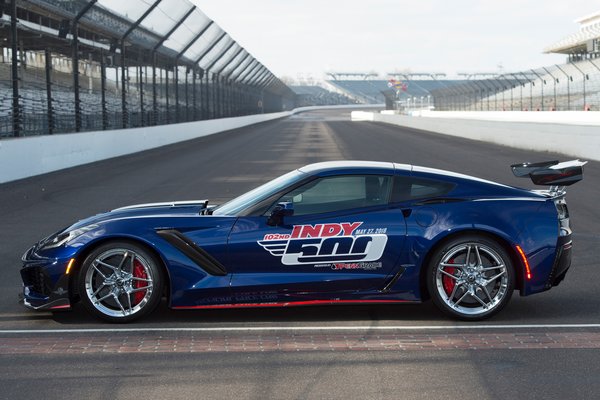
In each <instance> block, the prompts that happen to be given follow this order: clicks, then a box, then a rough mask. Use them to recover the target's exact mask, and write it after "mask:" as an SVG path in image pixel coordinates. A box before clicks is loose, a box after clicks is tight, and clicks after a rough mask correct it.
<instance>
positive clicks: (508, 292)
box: [426, 235, 515, 321]
mask: <svg viewBox="0 0 600 400" xmlns="http://www.w3.org/2000/svg"><path fill="white" fill-rule="evenodd" d="M467 256H468V262H467ZM426 273H427V289H428V290H429V294H430V295H431V298H432V300H433V302H434V303H435V305H436V306H437V307H438V308H439V309H440V310H441V311H443V312H444V313H446V314H448V315H450V316H452V317H454V318H458V319H461V320H465V321H479V320H483V319H486V318H489V317H491V316H493V315H495V314H496V313H498V312H499V311H500V310H502V308H504V306H506V304H507V303H508V302H509V300H510V297H511V296H512V292H513V291H514V288H515V271H514V268H513V264H512V262H511V258H510V256H509V254H508V253H507V252H506V250H505V249H504V248H503V247H502V246H501V245H500V244H498V243H497V242H496V241H494V240H492V239H490V238H488V237H486V236H483V235H465V236H460V237H457V238H454V239H452V240H450V241H448V242H446V243H445V244H444V245H443V246H441V247H440V248H438V249H436V250H435V252H434V253H433V254H432V257H431V258H430V262H429V265H428V266H427V272H426Z"/></svg>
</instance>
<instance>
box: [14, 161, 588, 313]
mask: <svg viewBox="0 0 600 400" xmlns="http://www.w3.org/2000/svg"><path fill="white" fill-rule="evenodd" d="M584 164H585V162H581V161H578V160H575V161H567V162H562V163H560V162H558V161H550V162H542V163H535V164H530V163H524V164H515V165H513V166H512V169H513V173H514V174H515V175H517V176H523V177H530V178H531V180H532V181H533V182H534V183H535V184H539V185H548V186H550V188H549V189H548V190H525V189H519V188H515V187H511V186H506V185H502V184H498V183H494V182H490V181H486V180H482V179H478V178H474V177H471V176H466V175H461V174H457V173H452V172H448V171H442V170H436V169H430V168H424V167H417V166H411V165H403V164H395V163H384V162H366V161H340V162H326V163H319V164H312V165H307V166H305V167H302V168H300V169H298V170H295V171H292V172H289V173H287V174H285V175H283V176H280V177H278V178H276V179H274V180H272V181H270V182H268V183H266V184H264V185H262V186H260V187H258V188H256V189H254V190H251V191H250V192H248V193H245V194H243V195H241V196H239V197H237V198H235V199H233V200H231V201H229V202H227V203H225V204H222V205H218V206H215V205H211V204H210V203H209V202H208V201H207V200H201V201H184V202H169V203H156V204H142V205H135V206H129V207H123V208H119V209H116V210H113V211H110V212H107V213H104V214H99V215H96V216H94V217H91V218H88V219H85V220H82V221H79V222H77V223H76V224H74V225H71V226H69V227H68V228H66V229H63V230H61V231H59V232H57V233H55V234H52V235H50V236H49V237H47V238H45V239H43V240H41V241H40V242H39V243H37V244H35V245H34V246H33V247H32V248H30V249H29V250H27V252H26V253H25V254H24V255H23V263H24V265H23V267H22V269H21V276H22V279H23V297H24V304H25V305H26V306H27V307H30V308H33V309H37V310H42V309H44V310H58V309H68V308H70V307H71V305H72V304H74V303H75V302H77V301H81V302H82V303H83V305H84V307H85V308H86V309H87V310H88V311H89V312H91V313H92V314H94V315H95V316H97V317H99V318H102V319H104V320H108V321H112V322H128V321H132V320H135V319H138V318H140V317H142V316H144V315H146V314H148V313H150V312H152V310H154V309H155V308H156V306H157V305H158V304H159V302H160V301H161V299H162V298H163V297H164V296H166V298H167V302H168V304H169V306H170V307H171V308H174V309H211V308H234V307H285V306H296V305H319V304H358V303H360V304H364V303H368V304H371V303H407V302H409V303H414V302H422V301H425V300H427V299H432V300H433V301H434V303H435V304H436V305H437V306H438V307H439V308H440V310H441V311H443V312H445V313H447V314H449V315H451V316H453V317H456V318H459V319H463V320H481V319H484V318H487V317H490V316H492V315H494V314H496V313H497V312H498V311H500V310H501V309H502V308H503V307H504V306H505V305H506V304H507V303H508V301H509V300H510V297H511V295H512V293H513V291H514V290H519V292H520V294H521V295H522V296H526V295H530V294H533V293H538V292H542V291H544V290H548V289H550V288H551V287H552V286H555V285H557V284H558V283H559V282H561V280H562V279H563V278H564V276H565V274H566V272H567V270H568V268H569V266H570V263H571V247H572V241H571V229H570V226H569V212H568V210H567V205H566V203H565V190H564V186H567V185H570V184H573V183H575V182H577V181H579V180H581V179H582V177H583V165H584Z"/></svg>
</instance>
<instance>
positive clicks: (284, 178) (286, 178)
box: [213, 170, 306, 216]
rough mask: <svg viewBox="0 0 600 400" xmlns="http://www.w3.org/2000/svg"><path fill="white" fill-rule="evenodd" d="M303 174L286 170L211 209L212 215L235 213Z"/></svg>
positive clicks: (289, 183)
mask: <svg viewBox="0 0 600 400" xmlns="http://www.w3.org/2000/svg"><path fill="white" fill-rule="evenodd" d="M304 176H306V174H304V173H303V172H300V171H298V170H296V171H292V172H288V173H287V174H285V175H281V176H280V177H278V178H275V179H273V180H272V181H269V182H267V183H265V184H264V185H261V186H259V187H257V188H256V189H252V190H251V191H249V192H246V193H244V194H243V195H241V196H239V197H236V198H235V199H233V200H231V201H229V202H227V203H225V204H223V205H221V206H219V207H217V208H215V209H214V210H213V215H232V216H233V215H237V214H238V213H240V212H241V211H243V210H245V209H246V208H248V207H250V206H251V205H253V204H256V203H258V202H259V201H262V200H264V199H266V198H268V197H270V196H272V195H273V194H275V193H277V192H278V191H280V190H281V189H282V188H284V187H287V186H289V185H291V184H293V183H294V182H298V181H299V180H300V179H302V178H303V177H304Z"/></svg>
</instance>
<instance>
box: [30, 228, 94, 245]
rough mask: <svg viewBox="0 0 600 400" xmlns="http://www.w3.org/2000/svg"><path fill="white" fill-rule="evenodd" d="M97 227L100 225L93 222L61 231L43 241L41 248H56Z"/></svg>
mask: <svg viewBox="0 0 600 400" xmlns="http://www.w3.org/2000/svg"><path fill="white" fill-rule="evenodd" d="M96 228H98V225H96V224H92V225H87V226H83V227H81V228H77V229H73V230H72V231H68V232H62V233H59V234H58V235H54V237H50V238H48V239H47V240H46V241H44V242H42V244H41V246H40V248H39V249H40V250H47V249H54V248H56V247H60V246H62V245H63V244H65V243H68V242H70V241H71V240H73V239H75V238H77V237H79V236H81V235H83V234H84V233H87V232H89V231H92V230H94V229H96Z"/></svg>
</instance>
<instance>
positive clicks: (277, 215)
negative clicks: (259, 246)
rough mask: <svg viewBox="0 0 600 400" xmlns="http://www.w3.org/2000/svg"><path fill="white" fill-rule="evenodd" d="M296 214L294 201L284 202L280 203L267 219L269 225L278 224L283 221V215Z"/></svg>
mask: <svg viewBox="0 0 600 400" xmlns="http://www.w3.org/2000/svg"><path fill="white" fill-rule="evenodd" d="M292 215H294V203H292V202H283V203H278V204H277V206H275V208H274V209H273V211H271V215H270V216H269V218H268V219H267V225H270V226H277V225H281V224H282V223H283V217H291V216H292Z"/></svg>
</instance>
